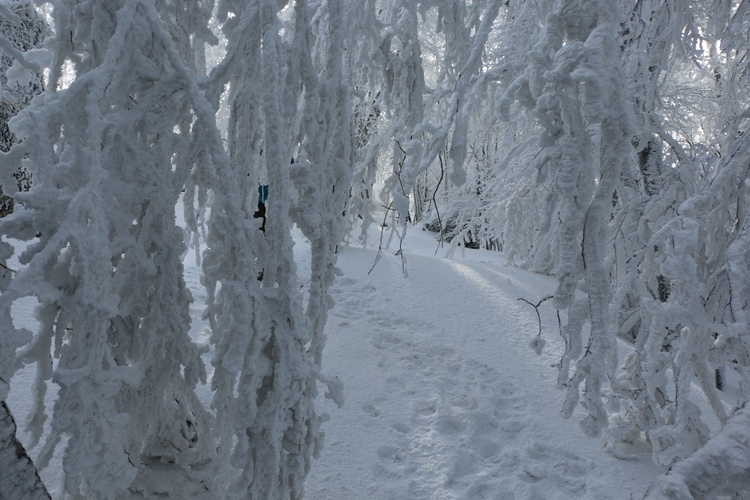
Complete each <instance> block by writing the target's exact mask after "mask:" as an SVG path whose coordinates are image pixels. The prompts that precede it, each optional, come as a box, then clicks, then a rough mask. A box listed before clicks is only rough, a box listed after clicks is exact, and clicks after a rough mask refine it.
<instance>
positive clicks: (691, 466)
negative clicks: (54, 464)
mask: <svg viewBox="0 0 750 500" xmlns="http://www.w3.org/2000/svg"><path fill="white" fill-rule="evenodd" d="M0 19H2V25H1V26H2V33H1V34H0V49H2V53H3V59H2V62H3V65H2V68H1V69H2V72H0V73H1V74H2V77H1V81H2V91H3V95H2V99H3V100H2V115H0V116H2V118H3V124H2V126H3V128H2V129H0V132H1V133H2V138H3V142H2V146H3V147H2V150H3V152H2V154H0V162H1V163H0V184H2V187H3V190H4V197H3V202H4V204H5V205H4V207H5V208H4V209H3V211H4V212H10V211H11V208H12V215H8V216H6V217H5V218H4V219H3V220H2V222H1V223H0V233H2V236H3V242H2V243H0V260H1V262H0V264H1V265H2V267H3V269H4V272H3V274H2V278H0V290H2V295H0V331H1V332H2V334H1V335H0V400H2V399H5V397H6V395H7V393H8V390H9V385H8V384H9V383H11V381H12V378H13V375H14V373H16V372H17V371H18V370H19V369H21V368H22V367H24V366H28V365H34V366H35V367H36V373H37V381H36V383H35V385H34V391H35V401H36V403H35V407H34V409H33V411H32V414H31V415H30V418H29V420H28V422H27V425H28V428H29V429H30V432H31V435H32V440H31V442H30V443H23V446H25V447H34V446H36V444H37V442H38V441H39V440H40V439H41V438H42V437H43V436H44V444H43V448H42V452H41V453H40V457H39V459H37V461H36V463H35V464H32V463H31V461H30V460H28V459H27V457H26V455H25V454H23V453H20V452H18V453H16V449H17V448H15V446H16V441H14V439H15V438H14V430H15V423H14V422H13V420H12V417H11V416H10V415H11V413H10V410H12V408H11V409H10V410H9V409H8V408H7V405H5V404H3V410H2V412H3V413H2V415H1V416H2V418H3V420H2V421H3V426H2V430H3V436H5V437H4V438H3V439H4V440H3V441H2V442H3V443H4V445H3V446H4V447H3V453H6V452H10V450H11V449H12V450H13V453H12V454H11V458H10V459H9V461H8V463H9V464H12V465H13V467H17V469H18V474H17V475H14V476H13V477H18V478H21V477H24V478H27V479H23V480H20V479H19V480H18V482H17V483H14V484H13V485H11V486H12V487H18V488H21V489H24V490H25V491H36V492H37V493H38V494H39V495H42V496H44V494H45V492H44V486H43V485H42V484H41V482H40V481H39V480H38V476H36V474H35V470H34V466H36V467H43V466H44V465H45V464H46V463H47V462H48V461H49V459H50V457H51V456H52V454H53V453H54V452H55V449H56V448H57V447H62V448H64V459H63V468H64V472H65V481H64V488H65V491H66V492H67V494H68V495H70V496H72V497H78V496H86V497H97V498H110V497H115V496H117V495H120V494H123V493H124V492H130V493H131V494H148V492H149V491H151V489H152V488H154V485H155V484H159V483H160V482H163V481H167V480H170V481H174V480H175V477H176V476H175V475H178V476H179V477H180V478H182V479H184V481H188V482H193V483H195V484H196V487H201V488H207V489H208V490H209V491H212V492H214V493H216V497H222V496H228V497H251V498H287V497H293V498H297V497H300V496H302V495H303V493H304V491H303V490H304V479H305V476H306V475H307V473H308V472H309V470H310V467H311V466H313V464H312V460H313V456H314V455H315V454H316V453H317V452H318V451H319V448H320V446H321V439H320V426H321V418H320V416H319V415H318V414H317V413H316V410H315V405H314V399H315V397H316V396H317V394H318V391H319V389H320V388H322V389H323V392H325V394H326V395H327V396H328V397H331V398H333V399H335V400H340V398H341V386H340V383H339V382H338V381H337V380H336V379H335V378H333V377H330V376H328V375H326V374H325V373H324V372H323V371H322V370H321V366H322V354H323V347H324V345H325V324H326V320H327V317H328V310H329V308H330V306H331V305H332V304H331V301H330V299H329V297H328V294H327V292H328V289H329V288H330V286H331V285H332V283H333V282H334V279H335V261H336V251H337V246H338V245H339V244H340V243H342V242H343V241H348V242H350V243H351V242H355V241H357V240H359V241H360V243H364V240H365V238H366V237H367V229H368V228H369V227H370V226H371V225H372V224H376V223H380V224H382V225H383V226H384V229H385V231H386V232H387V233H390V237H395V238H398V239H400V240H403V238H405V237H406V234H407V232H408V228H409V227H411V226H412V225H413V224H415V223H417V222H422V223H424V222H426V223H427V227H430V228H432V229H433V230H435V231H437V232H439V233H440V234H441V235H442V237H443V238H444V239H445V241H446V242H450V243H451V244H452V245H454V247H455V246H457V245H463V246H467V247H472V246H473V247H484V248H490V249H495V250H498V251H501V252H503V254H504V255H505V256H506V257H507V258H508V259H509V260H510V261H511V262H513V263H514V264H515V265H517V266H519V267H522V268H524V269H527V270H530V271H534V272H537V273H542V274H548V275H551V276H554V277H556V278H557V280H558V288H557V290H556V291H555V294H554V296H553V297H552V298H551V304H552V305H553V306H554V307H555V308H556V310H557V311H558V318H559V330H560V334H561V335H562V337H563V338H564V340H565V345H566V348H565V351H564V353H563V355H562V357H561V359H560V362H559V366H558V368H559V377H558V387H559V388H560V389H561V390H563V391H565V393H566V400H565V404H564V407H563V413H564V414H566V415H568V416H569V415H571V414H572V412H573V409H574V408H575V407H576V406H578V405H582V406H583V407H584V408H585V409H586V412H587V416H586V417H585V419H584V420H583V421H582V422H581V428H582V430H583V432H584V433H586V434H588V435H591V436H596V435H602V434H604V435H605V436H606V439H607V443H608V444H607V446H608V448H609V449H610V450H611V451H612V452H613V453H615V454H618V453H620V454H623V455H624V454H625V452H624V451H623V450H624V448H623V446H622V444H623V443H628V442H633V441H644V442H646V443H648V445H649V446H651V447H652V449H653V459H654V461H655V462H656V463H657V464H658V465H660V466H663V467H664V468H665V470H666V469H667V468H669V472H668V473H667V475H666V476H664V477H663V478H661V479H660V480H658V481H657V482H656V483H655V484H654V486H653V488H652V490H651V491H652V493H653V494H654V495H662V496H672V497H674V498H683V497H686V495H697V496H700V495H703V494H707V492H715V491H723V492H729V493H731V492H733V491H734V492H737V491H743V488H747V484H746V483H745V481H746V480H743V479H742V478H746V477H747V471H748V469H749V468H750V449H748V444H747V443H748V442H750V439H749V438H748V436H750V430H748V429H750V426H748V423H749V422H748V420H749V419H750V410H745V409H744V403H745V401H746V400H747V398H748V396H750V385H749V384H748V381H749V379H748V377H749V376H750V331H749V330H748V329H749V328H750V318H749V317H748V299H750V295H749V294H750V291H749V290H748V283H749V282H750V269H749V267H748V266H749V265H750V263H749V261H748V252H750V219H749V218H748V201H749V199H748V189H750V182H748V169H749V168H750V135H749V134H747V133H746V131H747V126H748V120H749V119H750V110H749V109H748V103H749V97H750V89H749V88H748V63H749V62H750V61H749V60H748V50H747V48H748V46H750V45H749V44H750V3H749V2H747V1H738V0H695V1H684V0H660V1H657V0H620V1H605V0H534V1H523V2H521V1H513V0H507V1H505V2H499V1H492V0H476V1H471V0H424V1H406V0H404V1H398V0H390V1H386V0H361V1H356V2H345V1H342V0H321V1H314V0H298V1H294V2H291V1H290V2H287V1H283V0H257V1H242V0H218V1H217V0H190V1H180V0H110V1H106V2H101V1H94V0H87V1H73V0H58V1H54V2H44V1H41V0H40V1H37V2H35V3H33V4H32V3H30V2H28V1H20V0H12V1H9V0H4V1H3V2H1V3H0ZM45 36H46V39H45ZM8 123H9V124H10V128H8V127H7V125H8ZM259 184H262V185H268V186H269V197H268V202H267V204H266V213H267V223H266V225H265V227H264V231H261V230H260V224H261V222H260V220H259V219H257V218H255V217H253V215H254V212H255V211H256V210H257V192H258V191H257V188H258V185H259ZM11 205H12V207H11ZM183 207H184V212H183V213H182V214H180V215H181V216H182V217H184V220H185V221H186V226H187V229H186V230H183V229H182V228H181V227H178V226H177V225H176V215H177V214H176V210H178V209H179V210H182V209H183ZM294 225H296V227H298V228H299V229H300V230H301V231H302V232H303V233H304V235H305V237H306V238H307V239H308V240H309V242H310V253H311V256H312V257H311V269H310V275H311V281H310V286H309V289H308V290H307V291H306V292H305V294H304V295H303V294H302V292H300V290H299V289H298V286H297V280H296V273H297V269H296V262H295V258H294V253H293V252H292V246H293V245H292V236H291V230H292V227H293V226H294ZM386 236H388V235H387V234H386ZM201 245H203V246H201ZM204 247H205V251H204V252H203V253H202V255H200V256H199V257H200V261H201V265H202V269H203V276H202V283H203V284H204V286H205V287H206V288H207V290H208V301H207V309H206V311H205V317H206V318H207V320H208V322H209V324H210V329H211V345H212V348H213V349H214V352H215V355H214V358H213V360H212V361H211V363H212V365H213V375H212V377H211V380H210V384H211V387H212V391H213V396H212V397H213V400H212V403H211V405H210V407H205V406H204V405H202V404H201V403H200V401H198V399H197V397H196V395H195V387H196V385H197V384H198V383H199V382H202V383H206V382H207V372H206V369H205V366H204V364H203V361H202V360H201V355H202V353H203V352H204V348H203V347H200V346H198V345H197V344H195V343H194V342H193V341H192V340H191V339H190V338H189V336H188V334H187V332H188V330H189V327H190V319H189V314H188V308H189V305H190V302H191V297H190V294H189V292H188V291H187V289H186V286H185V280H184V276H183V271H184V267H183V263H182V258H183V256H184V254H185V252H187V251H194V252H198V251H199V249H200V248H204ZM11 260H12V261H13V262H18V264H19V265H18V266H11V265H9V262H11ZM404 269H405V272H406V267H405V268H404ZM259 278H260V279H259ZM29 297H32V298H33V300H35V301H36V304H37V305H36V322H37V328H36V329H35V331H31V330H29V329H26V328H21V327H18V326H17V325H16V324H15V323H14V321H13V309H14V305H15V304H17V303H19V301H22V300H27V299H28V298H29ZM617 337H620V338H623V339H628V340H629V341H630V342H631V343H632V344H633V351H632V353H631V354H629V355H628V356H627V357H626V359H625V361H624V363H623V364H618V361H617V360H618V357H617V352H616V351H617V342H616V339H617ZM534 347H535V348H537V349H540V350H541V349H542V348H543V347H544V345H543V340H542V339H541V338H540V339H538V341H536V343H535V344H534ZM50 384H54V385H55V386H56V387H57V388H58V389H57V396H56V398H55V400H54V404H53V405H52V407H51V408H48V407H47V405H46V404H45V394H46V393H47V388H48V386H49V385H50ZM694 387H698V388H699V389H700V391H702V392H703V393H704V394H705V396H706V398H707V400H708V402H709V404H710V407H711V409H712V411H713V414H714V415H713V418H716V419H718V421H719V422H720V423H721V425H722V427H723V429H722V430H721V431H720V432H719V433H718V434H716V435H714V436H712V435H711V434H710V432H709V431H708V427H707V425H706V424H705V422H704V418H705V416H703V415H701V413H700V411H699V410H698V408H697V407H696V406H695V405H694V404H693V403H692V402H691V401H690V399H689V397H688V396H689V393H690V391H691V390H695V389H694ZM691 388H693V389H691ZM728 400H731V401H733V403H732V404H729V405H727V404H726V401H728ZM156 408H158V409H159V410H155V409H156ZM735 410H736V411H735ZM48 413H51V416H50V417H48ZM155 414H156V415H160V418H158V419H155V418H154V415H155ZM176 416H179V418H177V417H176ZM48 420H49V421H48ZM175 421H180V422H186V423H185V424H184V425H183V426H182V427H180V426H177V427H175V425H174V422H175ZM45 423H47V425H48V426H49V429H50V430H49V431H48V432H45V431H44V429H45ZM196 429H199V430H200V432H199V433H198V432H197V431H196ZM165 443H171V444H170V445H169V446H166V445H165ZM18 444H19V446H20V443H18ZM13 457H16V458H18V459H17V460H16V459H13ZM170 463H171V464H179V466H175V467H169V466H167V465H165V464H170ZM136 464H137V465H136ZM6 470H10V469H6ZM14 470H15V469H14ZM219 471H220V472H221V473H219ZM14 474H15V473H14ZM23 474H28V475H27V476H24V475H23ZM165 478H171V479H165ZM7 483H8V480H7V476H6V475H5V473H4V475H3V481H2V487H3V488H6V487H10V486H7Z"/></svg>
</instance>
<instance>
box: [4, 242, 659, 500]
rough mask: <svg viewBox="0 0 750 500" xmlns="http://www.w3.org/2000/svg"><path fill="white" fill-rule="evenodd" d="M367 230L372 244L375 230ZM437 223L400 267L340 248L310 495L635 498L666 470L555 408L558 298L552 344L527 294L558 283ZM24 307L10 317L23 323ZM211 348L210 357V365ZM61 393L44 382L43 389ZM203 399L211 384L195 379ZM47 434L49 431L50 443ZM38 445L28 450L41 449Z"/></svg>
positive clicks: (21, 406)
mask: <svg viewBox="0 0 750 500" xmlns="http://www.w3.org/2000/svg"><path fill="white" fill-rule="evenodd" d="M372 236H373V238H372V239H371V240H372V241H373V242H375V244H377V237H378V235H375V234H373V235H372ZM295 239H296V247H295V252H296V258H297V260H298V263H299V274H300V278H299V279H300V286H301V287H302V289H303V291H304V290H305V288H306V287H307V286H308V283H307V277H306V276H305V270H306V269H307V264H308V263H309V260H310V256H309V253H308V252H309V250H308V246H307V242H306V241H305V239H304V237H303V236H302V235H301V234H300V233H299V232H295ZM436 245H437V243H436V241H435V238H434V235H433V234H432V233H429V232H424V231H420V230H419V229H413V230H411V231H410V232H409V235H408V236H407V240H406V242H405V244H404V253H405V257H406V259H405V260H406V270H407V272H408V277H404V273H403V271H402V261H401V258H400V257H399V256H396V255H394V253H395V250H394V249H384V250H383V254H382V258H381V259H380V261H379V263H378V264H377V266H376V267H375V268H374V270H373V271H372V272H371V273H370V274H369V275H368V271H369V270H370V268H371V267H372V264H373V262H374V261H375V257H376V254H377V250H376V249H375V248H372V247H371V246H368V247H367V248H361V247H354V246H349V247H347V246H341V247H339V256H338V263H337V267H338V268H339V270H340V271H341V273H342V274H341V276H340V277H339V278H338V279H337V281H336V283H335V285H334V287H333V289H332V290H331V295H332V296H333V298H334V299H335V301H336V306H335V307H334V309H333V310H332V311H331V314H330V317H329V321H328V325H327V328H326V332H327V337H328V338H327V344H326V347H325V351H324V354H323V363H324V366H323V371H324V372H325V373H326V374H327V375H329V376H335V377H338V378H339V379H340V380H341V381H343V383H344V391H345V392H344V394H345V397H346V403H345V405H344V407H343V408H337V407H336V405H335V404H334V403H333V402H332V401H330V400H327V399H325V398H324V397H323V394H322V392H323V391H322V390H321V395H320V396H319V398H318V401H317V407H318V411H319V412H321V413H328V414H329V415H330V421H328V422H326V423H325V424H324V427H323V430H324V432H325V447H324V450H323V452H322V454H321V456H320V457H319V458H318V459H317V460H315V461H314V463H313V469H312V471H311V473H310V475H309V477H308V479H307V484H306V498H308V499H314V500H324V499H325V500H328V499H330V500H338V499H342V500H348V499H358V500H359V499H371V500H386V499H399V500H400V499H415V500H416V499H425V500H427V499H430V500H438V499H485V498H491V499H503V500H505V499H535V500H537V499H629V498H641V497H642V496H643V494H644V492H645V491H646V488H647V487H648V485H649V484H650V483H651V482H652V481H653V479H654V478H655V477H656V476H657V475H658V474H659V473H660V471H659V469H658V468H657V467H656V466H654V465H653V463H652V462H651V460H650V450H648V449H645V447H644V448H643V449H633V450H629V451H630V452H631V453H634V454H635V455H636V456H637V457H638V458H636V459H633V460H620V459H617V458H615V457H613V456H612V455H610V454H609V453H607V452H606V451H605V450H604V447H603V444H602V443H601V442H600V441H599V440H597V439H592V438H588V437H586V436H584V434H583V433H582V431H581V430H580V428H579V426H578V423H577V422H578V420H579V419H580V418H581V417H582V416H583V412H582V411H581V412H579V411H578V410H577V411H576V412H575V413H574V414H573V417H572V418H571V419H570V420H564V419H563V418H562V417H561V416H560V409H561V408H562V402H563V396H564V393H563V392H561V391H558V390H556V389H555V382H556V377H557V369H556V363H557V362H558V360H559V356H560V353H561V351H562V341H561V339H560V337H559V335H558V327H557V318H556V316H555V312H554V309H553V308H552V305H551V301H548V302H545V303H544V304H542V306H541V307H540V312H541V314H542V328H543V333H542V335H543V338H544V339H545V340H546V345H545V347H544V351H543V353H542V355H541V356H537V355H536V354H535V353H534V350H533V349H532V348H531V347H529V343H530V341H531V340H533V339H534V337H535V336H536V334H537V332H538V323H537V318H536V314H535V312H534V309H533V307H531V306H530V305H528V304H526V303H524V302H521V301H519V300H518V299H519V298H524V299H527V300H529V301H531V302H534V303H536V302H538V301H539V300H540V299H541V298H543V297H545V296H547V295H550V294H551V293H552V292H553V291H554V289H555V286H556V282H555V280H553V279H551V278H548V277H544V276H539V275H536V274H532V273H528V272H524V271H522V270H519V269H516V268H513V267H511V266H508V265H507V264H506V263H505V260H504V258H503V256H502V254H500V253H497V252H488V251H483V250H466V251H463V252H462V251H461V249H459V250H458V251H457V252H455V254H454V255H453V256H452V257H451V258H445V257H442V256H443V255H445V254H446V249H445V248H442V249H440V250H439V251H438V252H437V256H435V250H436ZM185 265H186V268H185V278H186V281H187V283H188V286H189V287H190V289H191V291H192V293H193V297H194V298H195V300H196V303H194V304H193V305H192V307H191V315H192V317H193V327H192V332H193V338H194V340H195V341H196V342H198V343H200V344H206V343H207V342H208V332H207V330H206V324H205V322H204V321H203V320H202V319H201V313H202V310H203V306H202V304H201V301H203V300H205V290H204V289H203V287H202V286H201V285H200V269H199V267H198V266H197V265H196V263H195V259H194V252H189V253H188V255H187V257H186V262H185ZM32 308H33V304H29V307H28V309H29V311H20V310H19V311H17V314H14V317H15V316H17V317H18V318H23V319H21V320H29V319H30V318H31V314H30V313H31V311H30V310H31V309H32ZM211 355H212V353H208V354H206V355H205V359H206V365H207V369H208V370H209V377H210V376H211V374H210V370H211V365H210V364H209V363H208V360H209V359H210V356H211ZM32 381H33V376H32V374H31V373H30V372H29V370H24V371H21V372H19V373H18V374H17V375H16V376H15V377H14V379H13V380H12V382H11V393H10V396H9V398H8V401H9V404H10V407H11V410H12V411H13V413H14V415H15V416H16V420H17V422H18V423H19V428H20V429H19V431H20V433H19V437H20V438H21V440H22V441H23V440H24V437H25V434H24V432H23V430H22V427H23V421H24V418H25V412H27V411H28V407H29V400H30V394H31V383H32ZM51 393H52V394H48V401H49V402H51V397H52V396H53V395H54V393H55V391H54V390H51ZM199 393H200V395H201V398H202V399H203V400H204V403H205V404H206V405H207V406H208V404H209V402H210V390H209V387H207V386H206V387H201V388H199ZM42 441H43V440H42ZM39 448H40V447H37V448H36V449H34V450H30V455H31V456H32V458H34V457H36V455H37V454H38V453H39V451H40V450H39ZM59 468H60V457H59V456H58V457H55V459H53V461H52V463H51V464H50V466H49V467H47V468H46V469H45V470H43V471H42V472H41V476H42V478H43V480H44V482H45V484H46V485H47V487H48V489H49V490H50V491H51V492H52V493H53V497H56V495H55V492H56V491H57V489H58V488H59V484H60V470H59Z"/></svg>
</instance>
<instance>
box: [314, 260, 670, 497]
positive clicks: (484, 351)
mask: <svg viewBox="0 0 750 500" xmlns="http://www.w3.org/2000/svg"><path fill="white" fill-rule="evenodd" d="M476 255H480V256H482V255H483V256H487V255H492V254H487V253H484V252H481V253H477V254H476ZM374 256H375V254H374V252H373V251H371V250H364V249H355V248H346V249H344V250H343V252H342V254H341V256H340V258H339V267H340V268H341V269H342V270H343V271H344V277H342V278H339V279H338V280H337V282H336V285H335V286H334V288H333V290H332V295H333V296H334V298H335V299H336V301H337V306H336V307H335V308H334V309H333V310H332V311H331V317H330V319H329V323H328V341H327V342H328V343H327V346H326V352H325V353H324V363H325V366H324V369H325V371H327V372H328V373H330V374H333V375H339V376H341V378H342V379H343V380H344V384H345V394H346V397H347V402H346V405H345V407H344V408H343V409H340V410H339V409H337V408H335V407H333V406H332V405H331V404H329V403H328V402H321V403H319V408H320V409H321V411H327V412H329V414H330V416H331V421H330V422H327V423H326V424H325V426H324V430H325V431H326V447H325V449H324V450H323V453H322V456H321V457H320V459H319V460H317V461H316V462H315V463H314V464H313V470H312V472H311V475H310V477H309V479H308V482H307V498H311V499H354V498H358V499H359V498H367V499H407V498H408V499H450V498H470V499H475V498H476V499H482V498H498V499H522V498H523V499H525V498H528V499H581V498H591V499H601V498H630V494H631V493H633V495H634V497H635V498H640V496H642V494H643V491H644V490H645V488H646V486H647V485H648V483H650V481H651V479H652V478H653V477H654V476H655V474H656V473H657V471H656V470H655V469H654V467H653V465H651V464H650V462H649V460H648V457H647V456H644V457H643V459H642V460H638V461H621V460H617V459H614V458H613V457H611V456H610V455H608V454H607V453H605V452H604V451H603V450H602V446H601V444H600V442H599V441H598V440H595V439H593V440H592V439H588V438H586V437H585V436H583V434H582V433H581V431H580V430H579V429H578V426H577V424H576V422H577V420H576V419H575V418H574V419H572V420H570V421H565V420H562V418H561V417H560V416H559V409H560V407H561V402H562V393H560V392H559V391H557V390H555V389H554V384H555V377H556V370H555V369H554V368H553V367H552V366H551V365H552V364H553V363H555V362H556V356H555V355H552V354H551V353H550V350H551V349H552V350H558V349H559V348H560V347H561V346H560V343H559V341H557V339H555V338H552V337H553V335H551V334H550V332H552V333H555V334H556V330H557V327H556V319H554V320H553V318H554V316H553V314H552V312H551V311H552V309H551V307H549V308H548V309H547V310H546V313H547V314H546V315H543V321H544V322H545V326H548V327H549V328H545V338H546V339H547V340H548V344H547V345H548V347H547V348H545V351H546V352H545V354H543V355H542V356H541V357H537V356H536V355H535V354H534V353H533V351H532V350H531V349H530V348H529V347H528V343H529V341H530V340H531V339H532V338H533V337H534V335H535V334H536V332H537V331H538V326H537V319H536V314H535V313H534V310H533V308H532V307H531V306H529V305H528V304H524V303H523V302H519V301H518V298H519V297H524V298H527V299H529V300H532V301H533V302H536V301H538V300H539V299H540V298H542V297H543V296H545V295H546V294H548V293H550V292H551V291H552V289H553V288H554V282H553V281H552V280H550V279H547V278H544V277H540V276H536V275H533V274H529V273H524V272H522V271H519V270H515V269H512V268H505V267H503V266H501V265H497V264H493V263H491V262H471V261H454V260H446V259H439V258H433V257H423V256H416V255H407V271H408V273H409V277H408V278H406V279H404V278H403V275H402V272H401V261H400V259H398V258H396V257H393V256H390V255H384V257H383V259H382V260H381V262H380V263H379V264H378V266H377V267H376V268H375V270H374V271H373V273H372V275H371V276H367V275H366V273H367V270H368V269H369V268H370V265H371V264H372V261H373V259H374ZM492 258H494V259H497V260H500V259H501V257H500V256H499V255H498V254H494V256H493V257H492ZM553 321H555V323H553Z"/></svg>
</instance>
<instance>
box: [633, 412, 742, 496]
mask: <svg viewBox="0 0 750 500" xmlns="http://www.w3.org/2000/svg"><path fill="white" fill-rule="evenodd" d="M748 402H749V401H745V403H743V405H742V406H741V407H740V408H739V409H738V410H737V412H736V413H735V414H734V415H733V416H732V417H731V418H730V419H729V421H728V422H727V425H726V426H725V427H724V428H723V429H722V430H721V431H719V433H718V434H716V436H714V437H713V438H711V439H710V440H709V441H708V443H706V444H705V446H703V448H701V449H699V450H698V451H696V452H695V453H693V454H692V455H691V456H689V457H688V458H686V459H684V460H682V461H681V462H678V463H677V464H675V465H674V466H673V467H672V468H671V469H670V470H669V472H667V474H666V475H664V476H661V477H659V478H657V479H656V480H655V481H654V482H653V483H652V484H651V486H650V487H649V489H648V491H647V492H646V495H645V496H644V499H648V500H656V499H665V498H666V499H673V500H678V499H679V500H682V499H690V498H715V496H716V495H717V494H724V495H733V494H737V495H740V496H741V495H742V494H746V493H748V492H750V408H749V407H748ZM740 496H738V497H737V498H740Z"/></svg>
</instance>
